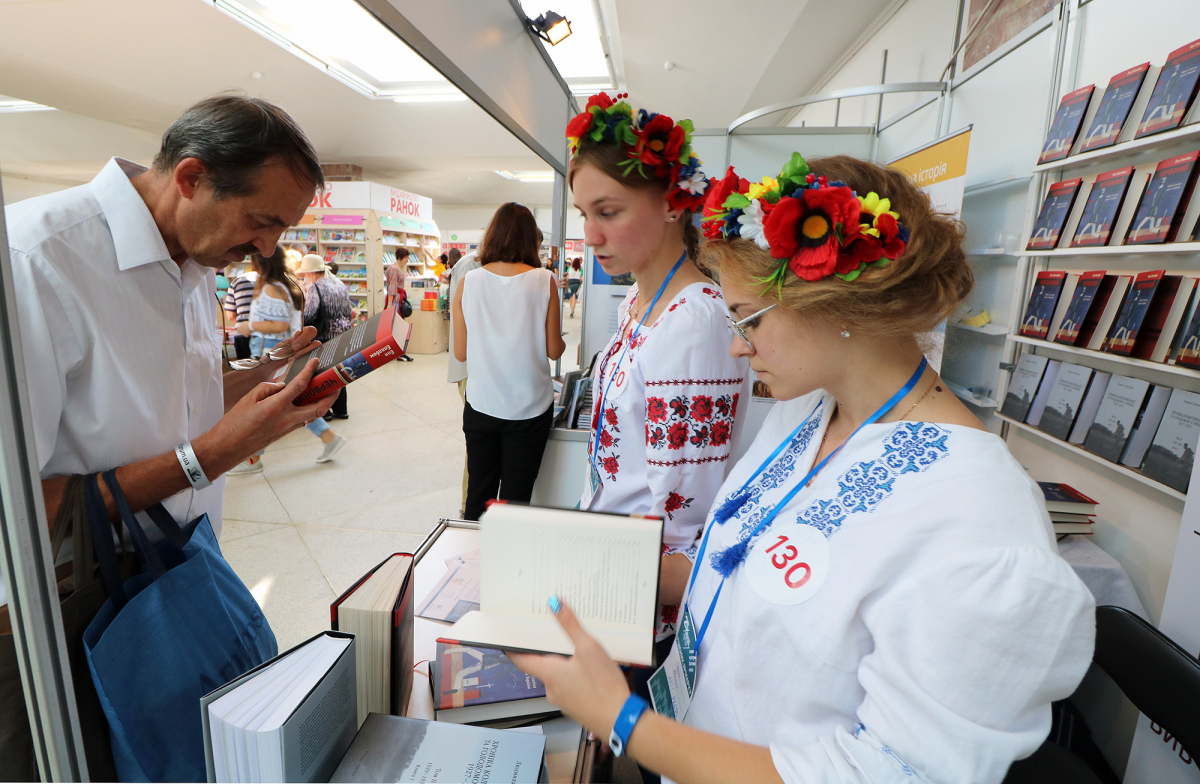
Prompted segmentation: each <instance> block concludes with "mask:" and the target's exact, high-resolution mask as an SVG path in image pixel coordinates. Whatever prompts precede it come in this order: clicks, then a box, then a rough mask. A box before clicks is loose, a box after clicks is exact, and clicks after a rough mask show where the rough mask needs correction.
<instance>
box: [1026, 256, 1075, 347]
mask: <svg viewBox="0 0 1200 784" xmlns="http://www.w3.org/2000/svg"><path fill="white" fill-rule="evenodd" d="M1066 279H1067V273H1066V272H1063V271H1062V270H1043V271H1041V272H1039V273H1038V274H1037V278H1036V279H1035V280H1034V282H1033V290H1032V291H1030V292H1029V303H1028V304H1027V305H1026V306H1025V315H1024V316H1023V317H1022V318H1021V327H1020V329H1019V330H1018V331H1019V332H1020V334H1022V335H1024V336H1025V337H1028V338H1041V339H1043V340H1044V339H1045V338H1046V336H1047V335H1048V334H1049V333H1050V321H1051V320H1052V319H1053V318H1054V308H1055V305H1057V304H1058V298H1059V295H1060V294H1061V293H1062V287H1063V283H1064V282H1066Z"/></svg>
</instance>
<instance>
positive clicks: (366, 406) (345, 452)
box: [221, 314, 580, 650]
mask: <svg viewBox="0 0 1200 784" xmlns="http://www.w3.org/2000/svg"><path fill="white" fill-rule="evenodd" d="M564 324H565V328H566V331H567V332H568V335H567V338H566V339H567V344H568V346H567V353H566V354H564V356H567V357H572V358H573V357H574V356H575V346H576V345H577V344H578V341H579V336H578V331H579V324H580V319H579V318H578V314H577V316H576V318H575V319H566V320H564ZM447 356H448V355H447V354H445V353H443V354H435V355H432V356H427V355H416V356H415V357H414V361H413V362H393V363H391V364H390V365H386V366H384V367H382V368H380V369H379V370H377V371H375V372H374V373H371V374H370V375H368V376H366V377H365V378H363V379H362V380H360V381H357V382H355V383H354V384H353V386H351V387H350V391H349V401H348V404H349V405H348V408H349V412H350V418H349V419H346V420H335V421H334V422H332V423H331V424H332V425H333V428H334V430H335V431H336V432H337V433H339V434H341V435H344V436H346V438H347V439H348V440H349V441H348V443H347V444H346V446H345V447H344V448H343V449H342V450H341V451H340V452H339V453H338V454H337V457H336V458H334V459H333V460H332V461H330V462H328V463H324V464H317V463H316V462H315V461H316V459H317V456H318V455H319V454H320V453H321V445H320V443H319V442H318V440H317V439H316V438H314V437H313V435H312V434H311V433H309V432H308V431H307V430H304V429H301V430H298V431H296V432H295V433H292V434H290V435H288V436H287V437H286V438H283V439H280V440H279V441H278V442H276V443H275V444H273V445H272V446H271V447H270V448H268V449H267V452H266V455H265V456H264V458H263V460H264V463H263V465H264V470H263V472H262V473H261V474H250V475H247V476H231V477H228V478H227V479H226V482H225V514H224V525H223V530H222V532H221V550H222V552H223V553H224V554H225V557H226V559H227V560H228V561H229V563H230V564H232V566H233V568H234V569H235V570H236V571H237V573H238V575H239V576H240V577H241V578H242V580H243V581H244V582H245V583H246V585H247V586H249V588H250V590H251V592H252V593H253V594H254V596H255V598H257V599H258V602H259V604H261V605H262V607H263V610H264V611H265V613H266V615H267V619H268V621H270V623H271V628H272V629H274V631H275V636H276V638H277V639H278V642H279V649H280V650H286V649H288V648H290V647H292V646H293V645H295V644H296V643H298V642H301V641H303V640H305V639H307V638H308V637H311V636H312V635H314V634H316V633H318V632H320V631H322V630H323V629H327V628H329V604H330V603H331V602H332V601H333V600H334V599H335V598H337V596H339V595H340V594H341V593H342V591H344V590H345V589H346V588H348V587H349V586H350V585H351V584H352V583H353V582H354V581H355V580H356V579H357V578H358V577H361V576H362V575H363V573H364V572H366V570H367V569H369V568H370V567H372V566H374V565H375V564H377V563H379V562H380V561H382V560H383V559H384V558H385V557H387V556H388V555H389V554H391V553H394V552H398V551H411V550H412V548H414V547H416V546H417V545H418V544H419V543H420V541H421V540H422V538H424V536H425V534H426V533H427V532H428V531H429V530H430V529H431V528H432V527H433V525H434V523H436V522H437V520H438V518H441V517H457V516H458V512H459V508H460V503H461V500H462V468H463V458H464V454H465V453H464V448H463V434H462V403H461V401H460V400H459V397H458V391H457V389H456V388H455V386H454V385H452V384H448V383H446V359H447Z"/></svg>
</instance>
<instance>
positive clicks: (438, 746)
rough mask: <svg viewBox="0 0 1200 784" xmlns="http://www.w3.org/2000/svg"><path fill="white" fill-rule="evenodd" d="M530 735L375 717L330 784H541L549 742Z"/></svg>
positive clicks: (380, 716)
mask: <svg viewBox="0 0 1200 784" xmlns="http://www.w3.org/2000/svg"><path fill="white" fill-rule="evenodd" d="M531 729H534V730H536V731H529V730H526V731H520V730H501V729H494V728H491V727H472V726H470V725H468V724H450V723H447V722H440V721H426V720H425V719H409V718H404V717H403V716H387V715H384V714H381V713H372V714H371V715H370V716H368V717H367V720H366V722H364V723H363V726H362V729H360V730H359V731H358V735H357V736H355V738H354V742H353V743H351V744H350V748H349V749H347V750H346V755H345V757H343V758H342V761H341V763H340V764H339V765H338V766H337V770H335V771H334V772H333V776H332V777H331V778H329V779H328V781H330V782H335V781H336V782H343V781H345V782H372V783H374V782H379V781H405V782H407V781H469V782H487V781H494V782H514V784H516V782H526V783H527V784H535V782H537V781H540V780H542V779H543V776H542V774H543V772H544V771H543V768H544V766H545V750H546V738H545V736H544V735H542V733H541V731H540V729H537V728H531ZM291 780H293V779H289V781H291ZM324 780H326V779H322V781H324Z"/></svg>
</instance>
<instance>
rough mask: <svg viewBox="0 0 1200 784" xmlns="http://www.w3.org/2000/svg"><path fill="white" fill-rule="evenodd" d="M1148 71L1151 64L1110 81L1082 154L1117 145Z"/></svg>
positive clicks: (1141, 66) (1136, 66)
mask: <svg viewBox="0 0 1200 784" xmlns="http://www.w3.org/2000/svg"><path fill="white" fill-rule="evenodd" d="M1149 70H1150V63H1142V64H1141V65H1135V66H1134V67H1132V68H1130V69H1129V70H1127V71H1121V73H1119V74H1117V75H1116V76H1114V77H1113V78H1112V79H1110V80H1109V81H1108V87H1107V88H1105V90H1104V97H1103V98H1101V99H1100V106H1099V107H1098V108H1097V109H1096V114H1095V116H1094V117H1092V124H1091V125H1090V126H1089V127H1088V130H1087V133H1085V134H1084V136H1083V144H1082V145H1080V147H1079V151H1080V152H1087V151H1088V150H1098V149H1100V148H1102V147H1109V146H1111V145H1113V144H1116V141H1117V138H1118V137H1120V135H1121V129H1122V128H1124V127H1125V121H1126V120H1127V119H1128V118H1129V110H1130V109H1132V108H1133V102H1134V101H1135V100H1137V95H1138V93H1139V92H1140V91H1141V89H1142V82H1144V81H1145V79H1146V72H1147V71H1149Z"/></svg>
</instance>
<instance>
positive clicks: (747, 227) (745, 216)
mask: <svg viewBox="0 0 1200 784" xmlns="http://www.w3.org/2000/svg"><path fill="white" fill-rule="evenodd" d="M738 223H739V224H741V227H742V231H741V236H742V239H746V240H751V241H753V242H754V244H755V245H757V246H758V247H760V248H762V249H763V250H770V249H771V247H770V245H768V244H767V235H766V234H764V233H763V212H762V206H761V203H760V202H759V201H758V200H755V201H752V202H750V206H749V207H747V208H746V209H745V210H743V211H742V214H741V215H739V216H738Z"/></svg>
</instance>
